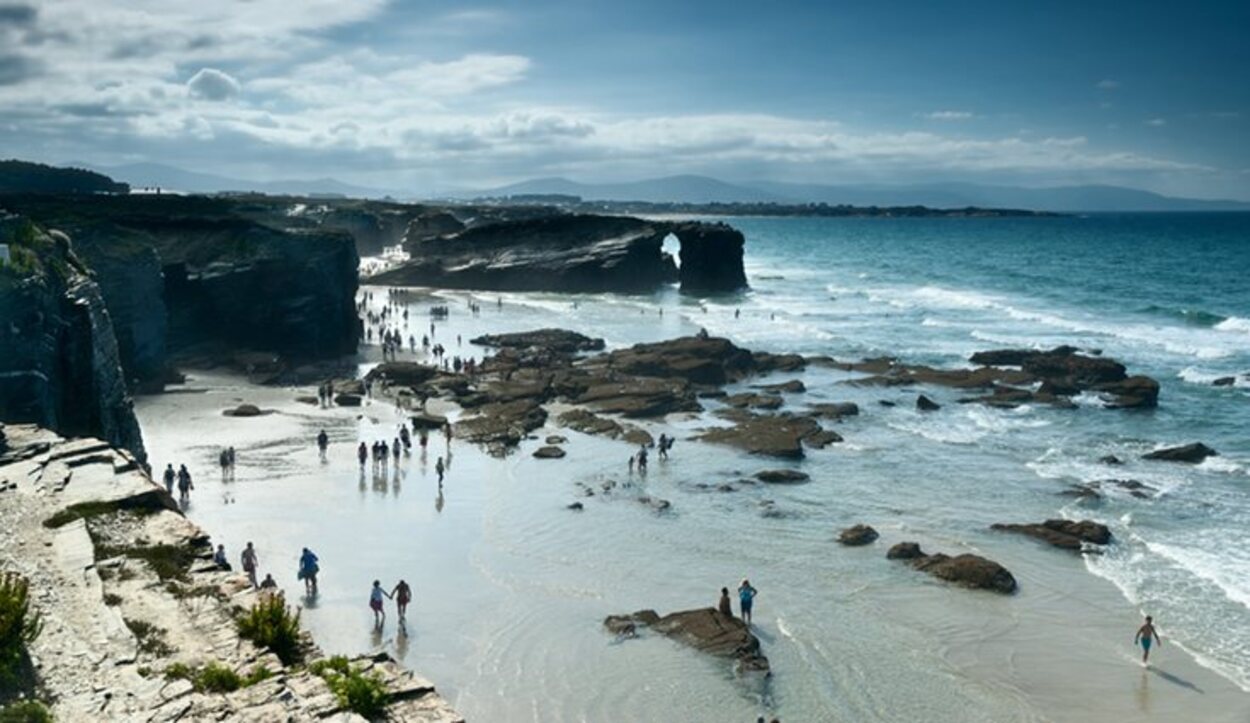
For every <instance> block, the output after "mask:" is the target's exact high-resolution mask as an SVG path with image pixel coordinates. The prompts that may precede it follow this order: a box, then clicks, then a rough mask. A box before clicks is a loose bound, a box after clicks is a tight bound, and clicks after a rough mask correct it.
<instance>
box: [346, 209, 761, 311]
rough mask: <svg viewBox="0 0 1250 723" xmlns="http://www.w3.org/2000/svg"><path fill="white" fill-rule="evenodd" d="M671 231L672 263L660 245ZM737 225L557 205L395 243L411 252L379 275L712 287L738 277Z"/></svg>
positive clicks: (421, 281)
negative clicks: (675, 249) (584, 211)
mask: <svg viewBox="0 0 1250 723" xmlns="http://www.w3.org/2000/svg"><path fill="white" fill-rule="evenodd" d="M669 234H673V235H675V236H676V237H677V239H678V241H680V242H681V245H682V247H681V267H680V269H679V268H678V266H677V264H676V263H675V262H674V260H673V258H672V257H671V256H669V255H668V254H666V253H665V252H664V251H663V250H662V246H663V243H664V239H665V238H666V237H667V236H668V235H669ZM742 247H743V237H742V234H741V233H740V232H738V231H736V230H735V229H733V228H730V227H729V226H726V225H724V224H707V223H700V222H667V221H651V220H643V219H638V218H630V217H625V216H594V215H569V214H561V215H554V216H546V217H539V218H525V219H519V220H514V221H503V222H499V223H488V224H484V225H479V226H471V227H469V228H467V229H465V230H463V231H461V232H459V233H456V234H454V235H450V236H447V235H436V236H423V237H421V238H420V239H417V240H415V241H414V242H411V243H407V244H405V249H406V250H407V251H408V253H409V254H410V256H411V260H410V261H408V262H406V263H404V264H401V265H400V266H398V267H395V268H392V269H389V270H387V271H383V272H381V273H379V274H377V275H375V276H373V277H372V278H371V279H370V280H371V281H372V282H374V283H379V284H400V285H409V286H434V287H439V288H454V289H483V290H497V291H503V290H511V291H595V292H602V291H618V292H639V291H650V290H653V289H655V288H657V287H659V286H662V285H665V284H670V283H674V282H678V281H680V282H681V288H682V290H683V291H688V292H691V293H713V292H721V291H735V290H738V289H741V288H744V287H745V286H746V275H745V273H744V271H743V267H742V253H743V252H742Z"/></svg>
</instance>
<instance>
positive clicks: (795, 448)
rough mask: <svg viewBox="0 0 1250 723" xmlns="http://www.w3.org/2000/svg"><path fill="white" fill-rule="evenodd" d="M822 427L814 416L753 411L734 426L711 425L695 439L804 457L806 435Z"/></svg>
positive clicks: (754, 451) (774, 454)
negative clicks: (711, 427)
mask: <svg viewBox="0 0 1250 723" xmlns="http://www.w3.org/2000/svg"><path fill="white" fill-rule="evenodd" d="M819 431H821V429H820V425H819V424H818V423H817V422H816V420H814V419H812V418H811V417H802V416H793V415H786V414H777V415H753V416H751V417H749V418H746V419H744V420H743V421H741V422H739V423H737V424H735V425H734V426H732V427H717V428H714V429H708V430H706V431H704V432H703V433H702V434H700V435H699V436H698V437H696V439H701V440H704V441H707V442H713V443H716V444H728V445H731V446H734V447H737V448H739V449H742V450H745V451H746V452H748V453H750V454H756V455H761V456H764V457H780V458H783V459H801V458H802V457H803V439H804V438H806V437H808V436H810V435H813V434H815V433H817V432H819Z"/></svg>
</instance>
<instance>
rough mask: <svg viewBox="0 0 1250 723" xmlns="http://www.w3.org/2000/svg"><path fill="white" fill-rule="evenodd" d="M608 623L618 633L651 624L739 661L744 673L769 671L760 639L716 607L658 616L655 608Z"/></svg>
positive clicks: (697, 646)
mask: <svg viewBox="0 0 1250 723" xmlns="http://www.w3.org/2000/svg"><path fill="white" fill-rule="evenodd" d="M604 626H605V627H607V629H608V630H609V631H611V632H614V633H616V634H618V635H631V634H633V633H634V631H635V630H636V628H638V627H650V628H651V629H652V630H655V631H656V632H659V633H662V634H663V635H665V636H666V637H669V638H672V639H673V640H677V641H679V642H681V643H684V644H686V645H689V646H690V647H692V648H694V649H695V650H699V651H701V652H704V653H707V654H708V655H712V656H715V657H719V658H730V659H733V660H735V661H737V665H738V669H739V671H740V672H763V673H767V672H768V671H769V665H768V658H766V657H765V656H764V654H763V653H762V652H761V651H760V641H759V638H757V637H755V635H754V633H752V632H751V628H750V626H749V625H747V624H746V623H744V622H743V621H742V620H740V619H738V618H736V617H734V616H732V615H725V614H724V613H721V612H720V611H719V610H716V609H715V608H699V609H696V610H683V611H681V612H676V613H671V614H669V615H665V616H664V617H660V616H658V615H657V614H656V613H655V611H654V610H640V611H638V612H636V613H633V614H631V615H614V616H611V617H609V618H607V619H606V620H605V621H604Z"/></svg>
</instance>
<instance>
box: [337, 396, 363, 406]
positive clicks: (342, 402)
mask: <svg viewBox="0 0 1250 723" xmlns="http://www.w3.org/2000/svg"><path fill="white" fill-rule="evenodd" d="M363 401H364V400H363V399H361V397H360V395H359V394H336V395H334V403H335V404H337V405H339V406H340V407H359V406H360V405H361V402H363Z"/></svg>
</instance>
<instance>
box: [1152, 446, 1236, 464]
mask: <svg viewBox="0 0 1250 723" xmlns="http://www.w3.org/2000/svg"><path fill="white" fill-rule="evenodd" d="M1216 456H1219V452H1216V451H1215V450H1214V449H1211V448H1210V447H1208V446H1207V445H1205V444H1203V443H1201V442H1195V443H1193V444H1186V445H1182V446H1180V447H1165V448H1164V449H1156V450H1155V451H1153V452H1148V453H1146V454H1143V455H1142V459H1155V460H1164V461H1167V462H1188V463H1190V464H1197V463H1199V462H1201V461H1202V460H1204V459H1206V458H1207V457H1216Z"/></svg>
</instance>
